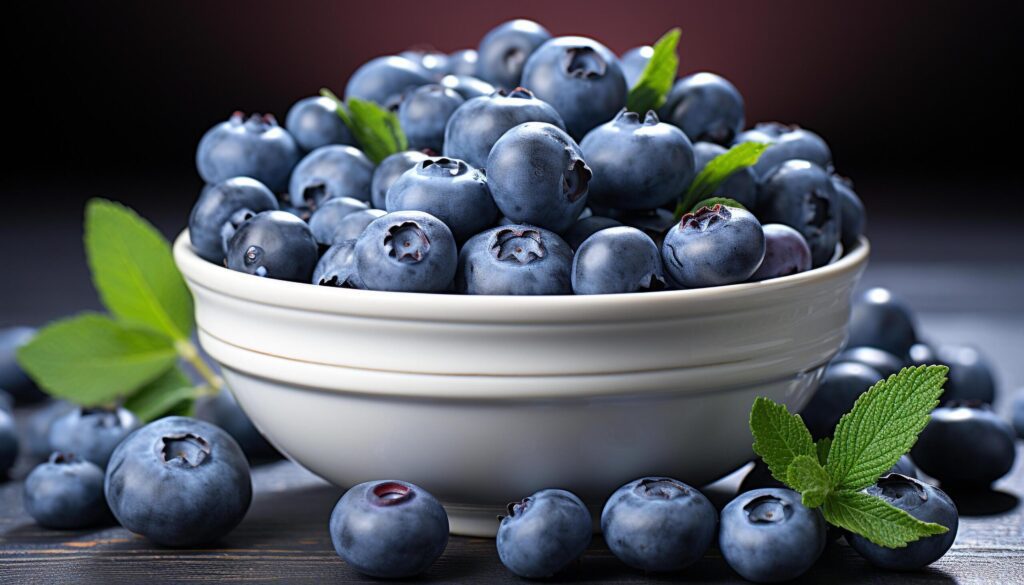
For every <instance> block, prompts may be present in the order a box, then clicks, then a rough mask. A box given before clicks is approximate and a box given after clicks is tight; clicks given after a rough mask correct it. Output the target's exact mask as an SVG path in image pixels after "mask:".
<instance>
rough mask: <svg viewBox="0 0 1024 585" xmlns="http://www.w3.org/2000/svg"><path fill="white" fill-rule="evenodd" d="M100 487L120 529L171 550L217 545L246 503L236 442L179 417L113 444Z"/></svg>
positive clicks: (247, 488) (247, 484)
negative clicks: (108, 463)
mask: <svg viewBox="0 0 1024 585" xmlns="http://www.w3.org/2000/svg"><path fill="white" fill-rule="evenodd" d="M104 490H105V492H106V496H107V504H109V505H110V510H111V511H112V512H113V513H114V516H115V517H116V518H117V521H118V522H120V524H121V525H122V526H124V527H125V528H127V529H128V530H130V531H132V532H135V533H137V534H141V535H143V536H145V537H146V538H148V539H149V540H151V541H153V542H155V543H156V544H160V545H164V546H175V547H185V546H198V545H205V544H212V543H214V542H216V541H217V540H219V539H220V538H221V537H223V536H224V535H226V534H227V533H229V532H231V530H232V529H234V527H235V526H237V525H238V523H239V522H241V521H242V518H243V517H244V516H245V513H246V511H248V509H249V503H250V502H251V501H252V480H251V478H250V476H249V464H248V462H246V459H245V454H244V453H243V452H242V449H241V448H240V447H239V446H238V443H236V442H235V440H234V439H232V438H231V435H229V434H227V433H226V432H225V431H224V430H222V429H220V428H219V427H216V426H214V425H212V424H209V423H206V422H203V421H200V420H196V419H193V418H187V417H181V416H172V417H167V418H162V419H160V420H157V421H154V422H151V423H149V424H148V425H146V426H144V427H142V428H141V429H139V430H137V431H135V432H134V433H132V434H131V435H130V436H129V437H128V438H127V439H125V440H124V441H123V442H122V443H121V444H120V445H118V447H117V449H115V450H114V454H113V455H112V456H111V458H110V465H109V466H108V467H107V474H106V478H105V479H104Z"/></svg>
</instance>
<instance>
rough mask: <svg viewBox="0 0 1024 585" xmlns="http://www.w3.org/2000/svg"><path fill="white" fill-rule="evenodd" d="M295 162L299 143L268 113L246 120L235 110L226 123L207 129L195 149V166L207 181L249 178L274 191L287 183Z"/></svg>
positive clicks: (281, 188)
mask: <svg viewBox="0 0 1024 585" xmlns="http://www.w3.org/2000/svg"><path fill="white" fill-rule="evenodd" d="M297 162H299V147H298V145H297V144H295V140H294V139H293V138H292V136H291V134H289V133H288V131H287V130H285V129H284V128H281V127H280V126H278V125H277V120H275V119H274V117H273V116H271V115H270V114H265V115H263V116H261V115H259V114H253V115H252V116H250V117H249V118H248V119H246V118H245V116H244V115H243V114H242V113H241V112H235V113H234V114H232V115H231V118H230V119H228V121H227V122H221V123H220V124H217V125H216V126H214V127H213V128H210V129H209V130H208V131H207V132H206V134H204V135H203V138H202V139H201V140H200V141H199V147H198V149H197V150H196V167H197V168H198V170H199V176H201V177H202V178H203V180H204V181H206V182H207V183H210V184H213V183H220V182H221V181H226V180H227V179H230V178H232V177H251V178H253V179H256V180H257V181H259V182H261V183H263V184H264V185H266V186H267V187H269V188H270V190H272V191H274V192H275V193H277V192H280V191H283V190H284V189H285V187H286V186H287V185H288V175H290V174H291V172H292V168H294V167H295V164H296V163H297Z"/></svg>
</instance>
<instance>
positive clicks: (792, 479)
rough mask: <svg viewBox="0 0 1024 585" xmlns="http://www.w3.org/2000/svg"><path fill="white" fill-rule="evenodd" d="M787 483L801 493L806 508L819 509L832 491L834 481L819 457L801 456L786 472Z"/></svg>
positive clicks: (794, 460) (795, 459)
mask: <svg viewBox="0 0 1024 585" xmlns="http://www.w3.org/2000/svg"><path fill="white" fill-rule="evenodd" d="M786 478H787V481H786V483H787V484H788V485H789V486H790V487H791V488H793V489H794V490H796V491H798V492H800V495H801V496H802V500H803V504H804V506H806V507H808V508H817V507H818V506H820V505H822V504H824V503H825V498H827V497H828V495H829V493H830V492H831V491H832V479H831V478H830V477H829V476H828V472H827V471H825V468H824V467H822V466H821V463H818V459H817V457H812V456H810V455H800V456H799V457H796V458H794V459H793V462H792V463H790V464H789V470H788V471H787V472H786Z"/></svg>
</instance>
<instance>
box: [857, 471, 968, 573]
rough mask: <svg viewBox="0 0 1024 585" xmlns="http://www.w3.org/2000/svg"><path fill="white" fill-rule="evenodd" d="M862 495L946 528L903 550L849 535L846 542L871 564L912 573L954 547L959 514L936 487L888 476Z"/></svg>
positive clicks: (950, 501)
mask: <svg viewBox="0 0 1024 585" xmlns="http://www.w3.org/2000/svg"><path fill="white" fill-rule="evenodd" d="M864 492H865V493H867V494H868V495H871V496H874V497H876V498H880V499H882V500H884V501H885V502H886V503H888V504H891V505H892V506H895V507H897V508H899V509H900V510H903V511H905V512H907V513H908V514H910V515H911V516H913V517H914V518H917V519H918V520H921V521H922V522H934V523H935V524H939V525H941V526H945V527H946V528H948V529H949V531H948V532H945V533H943V534H936V535H934V536H928V537H925V538H922V539H920V540H915V541H914V542H911V543H909V544H907V546H905V547H903V548H886V547H884V546H879V545H877V544H874V543H872V542H870V541H869V540H867V539H866V538H864V537H863V536H860V535H857V534H850V535H848V536H847V541H849V543H850V546H852V547H853V550H855V551H857V552H858V553H860V555H861V556H862V557H864V558H865V559H867V561H868V562H869V563H871V564H872V565H875V566H876V567H880V568H882V569H888V570H892V571H913V570H916V569H921V568H923V567H926V566H928V565H930V564H932V563H934V562H935V561H937V560H939V559H940V558H942V555H944V554H946V551H948V550H949V547H951V546H952V545H953V541H954V540H955V539H956V531H957V527H958V525H959V515H958V514H957V510H956V506H955V505H953V501H952V500H950V499H949V496H947V495H946V494H945V492H943V491H942V490H940V489H939V488H937V487H934V486H931V485H928V484H926V483H923V482H921V481H918V480H916V479H914V478H912V477H907V476H904V475H900V474H896V473H891V474H888V475H884V476H882V477H881V478H879V480H878V482H877V483H876V484H875V485H872V486H870V487H868V488H867V489H866V490H864Z"/></svg>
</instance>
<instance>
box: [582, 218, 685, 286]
mask: <svg viewBox="0 0 1024 585" xmlns="http://www.w3.org/2000/svg"><path fill="white" fill-rule="evenodd" d="M664 288H665V271H664V269H663V268H662V265H661V254H660V253H659V252H658V246H657V244H655V243H654V241H653V240H652V239H651V238H650V237H649V236H647V234H645V233H643V232H642V231H640V230H638V229H636V228H631V227H625V226H622V227H610V228H607V229H603V230H601V231H598V232H597V233H595V234H594V235H592V236H590V237H589V238H587V239H586V240H585V241H584V242H583V244H582V245H580V247H579V249H578V250H577V251H576V255H575V256H574V257H573V261H572V290H573V292H574V293H576V294H578V295H598V294H613V293H633V292H642V291H651V290H662V289H664Z"/></svg>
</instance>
